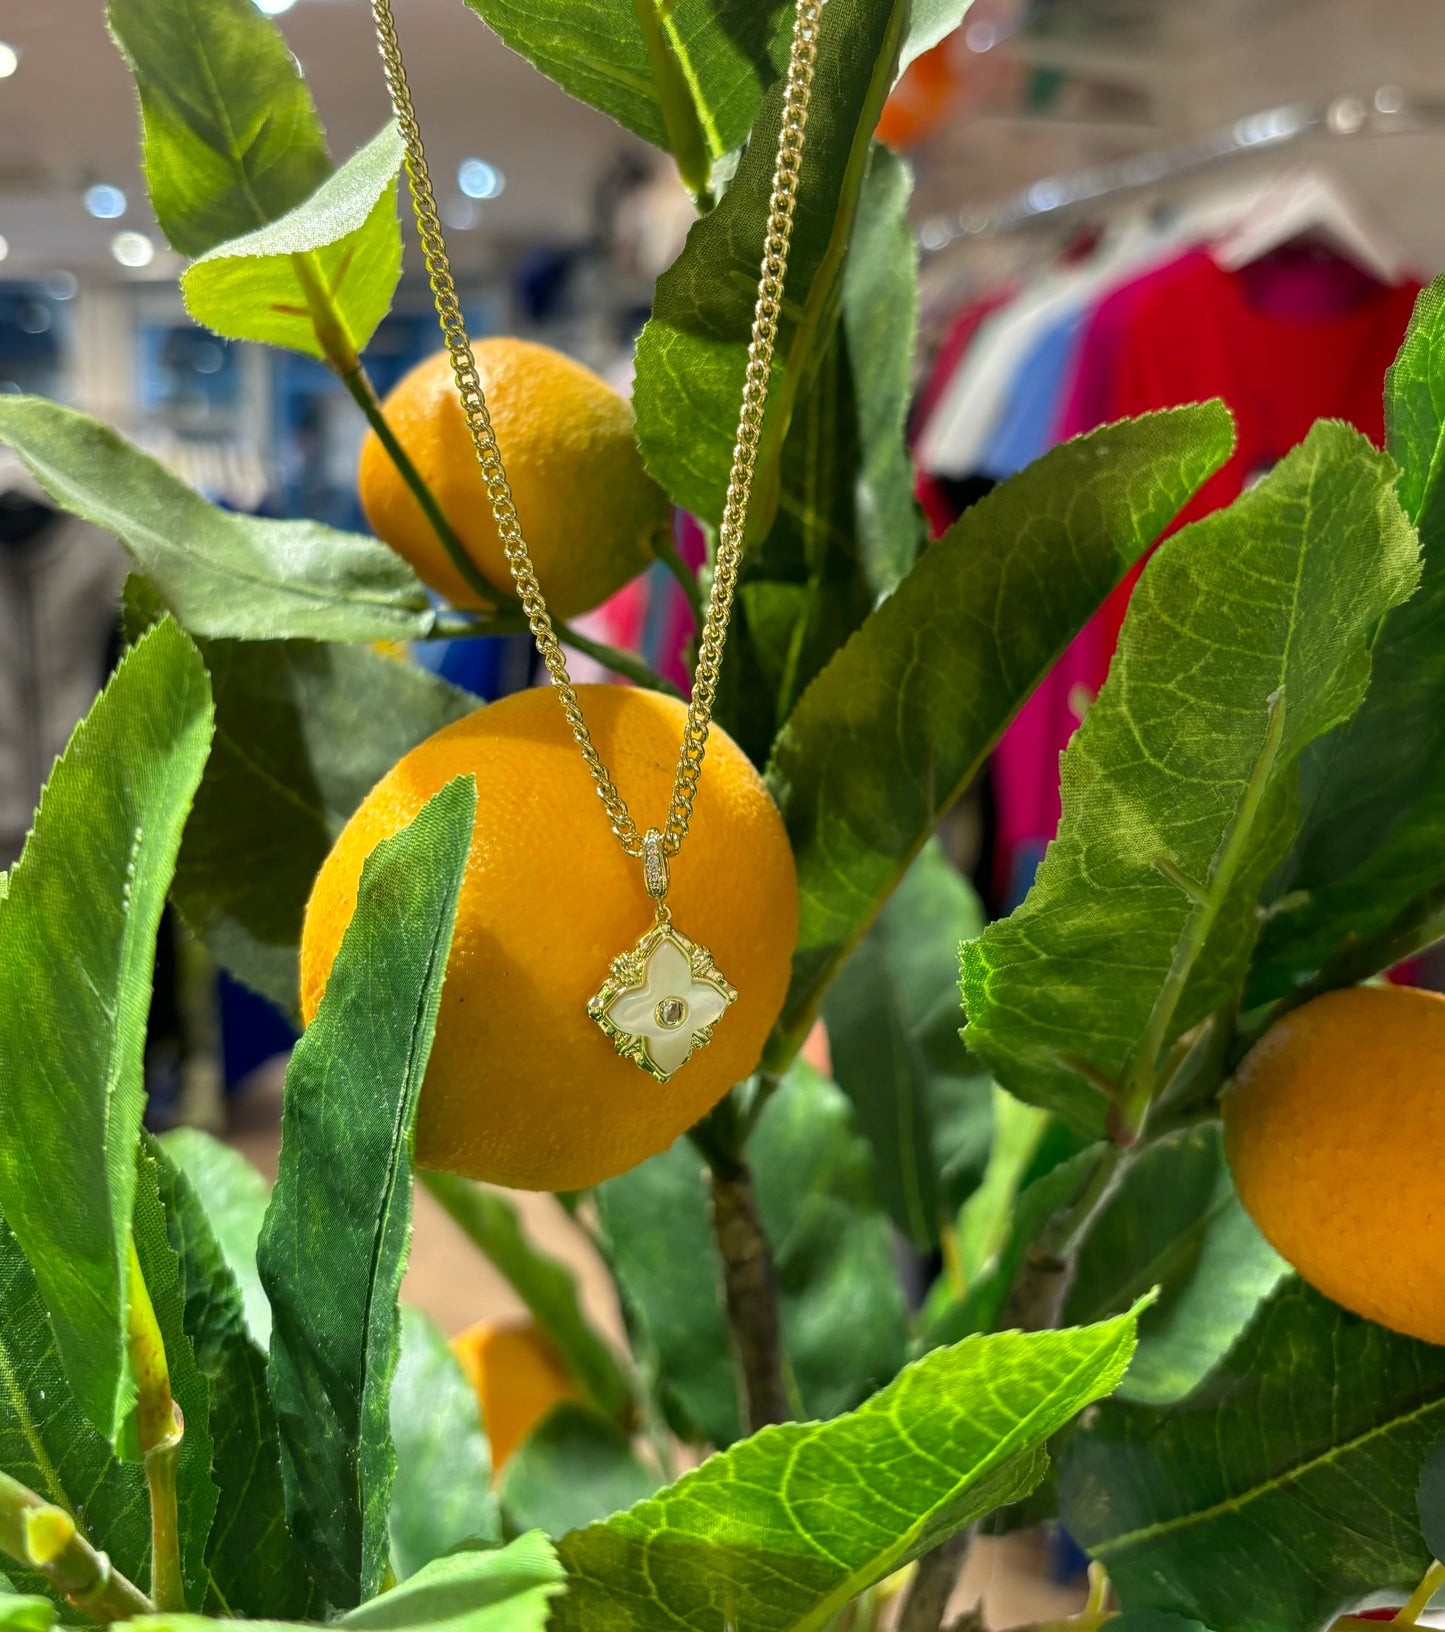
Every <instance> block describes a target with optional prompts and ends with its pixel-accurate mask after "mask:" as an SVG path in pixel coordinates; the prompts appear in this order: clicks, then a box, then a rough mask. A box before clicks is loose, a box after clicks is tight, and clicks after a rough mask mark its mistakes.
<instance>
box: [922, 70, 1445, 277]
mask: <svg viewBox="0 0 1445 1632" xmlns="http://www.w3.org/2000/svg"><path fill="white" fill-rule="evenodd" d="M1433 130H1445V99H1440V98H1430V97H1411V96H1408V95H1407V94H1406V93H1405V92H1404V91H1403V90H1402V89H1401V88H1400V87H1399V86H1398V85H1381V86H1380V87H1378V89H1377V90H1376V91H1375V92H1374V94H1373V95H1372V96H1369V97H1361V96H1356V95H1353V94H1345V95H1341V96H1337V97H1334V98H1332V99H1331V100H1330V101H1327V102H1284V103H1280V104H1279V105H1278V106H1276V107H1272V108H1262V109H1260V111H1259V112H1258V113H1252V114H1248V115H1246V116H1245V117H1244V118H1241V119H1236V120H1234V121H1232V122H1231V123H1230V124H1228V125H1223V126H1221V127H1219V128H1218V129H1216V130H1214V131H1211V132H1209V133H1208V134H1207V135H1204V136H1197V137H1193V138H1191V139H1190V140H1188V141H1185V142H1179V143H1176V144H1175V145H1173V146H1171V147H1166V148H1159V149H1156V150H1155V151H1153V152H1149V153H1140V154H1136V155H1135V156H1134V157H1133V158H1128V159H1121V160H1119V161H1117V162H1116V163H1112V164H1101V165H1095V166H1093V167H1092V168H1090V169H1087V170H1078V171H1075V172H1073V173H1072V174H1068V175H1056V176H1043V177H1040V179H1039V180H1038V181H1036V182H1034V183H1033V184H1032V185H1031V186H1029V187H1025V188H1024V189H1022V190H1021V191H1020V192H1017V193H1014V194H1013V195H1012V196H1010V197H1008V198H1004V199H1000V200H999V201H998V202H997V203H993V204H967V205H965V206H964V207H963V208H962V209H961V210H959V211H957V212H956V213H955V214H952V215H940V216H933V217H931V218H930V219H928V220H927V221H924V222H923V223H922V225H921V226H920V227H919V229H918V244H919V248H920V249H921V250H922V251H923V253H924V254H936V253H937V252H938V251H939V250H942V249H946V248H948V246H949V245H950V244H955V243H958V242H959V241H960V240H963V239H968V238H980V237H992V236H996V235H998V234H1000V233H1006V232H1016V231H1018V230H1019V229H1021V228H1024V227H1031V226H1034V225H1036V224H1038V223H1039V222H1042V221H1050V220H1055V219H1059V218H1064V217H1067V215H1069V214H1070V213H1071V212H1073V211H1076V210H1079V209H1082V208H1085V207H1087V206H1090V205H1093V204H1097V203H1098V202H1099V201H1100V200H1102V199H1107V198H1114V197H1121V196H1127V195H1128V194H1130V193H1134V192H1140V191H1143V190H1145V189H1147V188H1150V187H1156V186H1158V185H1159V184H1160V183H1161V182H1166V181H1173V180H1176V179H1178V178H1180V177H1185V176H1192V175H1195V174H1197V173H1198V172H1200V171H1206V170H1210V169H1213V168H1214V167H1215V166H1218V165H1223V164H1226V163H1228V162H1229V161H1231V160H1233V159H1236V158H1239V157H1241V156H1244V155H1253V154H1257V153H1262V152H1274V151H1277V150H1279V149H1281V148H1287V147H1294V146H1298V145H1299V144H1301V143H1303V142H1306V141H1311V140H1317V139H1324V140H1341V139H1344V140H1353V139H1355V138H1357V137H1365V136H1408V135H1414V134H1417V133H1419V132H1423V131H1433Z"/></svg>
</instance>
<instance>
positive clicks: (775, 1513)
mask: <svg viewBox="0 0 1445 1632" xmlns="http://www.w3.org/2000/svg"><path fill="white" fill-rule="evenodd" d="M1133 1344H1134V1318H1133V1316H1132V1315H1126V1316H1124V1317H1122V1318H1121V1319H1119V1320H1114V1321H1110V1322H1109V1323H1108V1324H1106V1325H1103V1326H1095V1327H1089V1328H1086V1329H1084V1330H1083V1331H1065V1332H1034V1333H1029V1334H1027V1335H1025V1334H1023V1333H1019V1332H1008V1333H1004V1334H1002V1335H1000V1336H996V1337H985V1338H970V1339H968V1340H967V1341H966V1342H964V1343H960V1344H959V1345H958V1346H957V1347H956V1348H952V1349H939V1350H937V1351H935V1352H934V1353H933V1354H931V1355H928V1356H927V1357H926V1358H924V1359H922V1360H920V1361H918V1362H916V1363H915V1364H914V1365H912V1366H910V1367H909V1368H908V1369H907V1371H905V1372H904V1373H903V1374H902V1375H901V1376H900V1377H898V1378H897V1380H896V1381H895V1382H893V1383H892V1384H891V1385H890V1386H889V1387H888V1388H886V1389H884V1390H883V1391H882V1392H881V1393H880V1394H876V1395H874V1397H873V1398H872V1399H871V1400H869V1401H868V1403H867V1404H866V1405H864V1406H862V1407H861V1408H860V1409H859V1410H857V1411H854V1412H852V1413H850V1414H849V1415H848V1416H845V1417H840V1418H838V1419H837V1420H835V1421H833V1422H826V1423H807V1424H802V1423H787V1424H784V1425H783V1426H781V1427H776V1428H765V1429H763V1431H762V1432H761V1433H758V1434H755V1435H754V1436H753V1437H752V1438H751V1439H748V1440H744V1441H743V1442H742V1443H741V1444H739V1445H735V1446H734V1447H733V1448H732V1449H731V1450H729V1451H724V1452H722V1453H721V1454H720V1455H718V1456H714V1457H712V1458H711V1459H710V1460H709V1461H707V1462H705V1463H704V1464H703V1466H702V1467H701V1468H699V1469H697V1471H696V1472H694V1473H690V1474H687V1475H686V1476H685V1477H684V1478H682V1479H680V1480H679V1481H678V1482H677V1483H676V1484H675V1485H671V1486H669V1487H668V1488H667V1489H666V1490H664V1491H661V1492H660V1493H659V1494H658V1495H657V1496H656V1497H654V1498H653V1499H652V1500H651V1501H646V1502H642V1503H640V1504H639V1505H638V1506H637V1507H635V1508H633V1509H631V1511H629V1512H627V1513H621V1514H618V1515H617V1516H616V1517H615V1518H612V1519H609V1520H607V1521H606V1522H605V1523H603V1524H597V1525H593V1526H592V1527H591V1528H590V1529H587V1530H582V1531H578V1532H577V1533H576V1534H574V1535H571V1536H569V1537H567V1539H566V1540H565V1541H564V1542H563V1543H562V1546H561V1549H560V1551H561V1555H562V1561H563V1563H564V1564H565V1565H566V1567H567V1573H568V1576H569V1577H570V1579H571V1590H570V1591H569V1593H568V1595H567V1597H566V1598H565V1599H563V1600H562V1602H561V1603H560V1604H559V1605H558V1606H557V1608H556V1610H555V1611H554V1612H553V1618H552V1626H553V1628H554V1632H572V1629H573V1628H583V1627H585V1628H586V1629H587V1632H613V1629H617V1632H621V1629H623V1628H626V1629H628V1632H632V1629H634V1628H650V1627H654V1626H657V1627H661V1626H663V1625H667V1626H670V1627H676V1628H686V1629H688V1632H722V1628H723V1627H725V1626H742V1627H747V1628H748V1629H749V1632H785V1629H786V1632H803V1629H805V1628H806V1629H811V1628H814V1627H821V1626H823V1625H826V1624H827V1622H828V1619H829V1617H830V1616H831V1615H833V1614H835V1613H836V1612H837V1611H838V1610H839V1609H841V1608H842V1607H843V1605H844V1604H845V1603H847V1602H848V1600H849V1599H850V1598H853V1597H855V1596H856V1595H857V1594H858V1593H859V1592H861V1591H862V1590H863V1589H864V1588H865V1587H868V1586H870V1585H871V1584H872V1583H873V1582H875V1581H879V1580H881V1579H882V1578H883V1577H884V1576H885V1575H888V1574H890V1573H891V1572H892V1571H894V1570H896V1569H899V1568H900V1567H901V1566H902V1565H904V1564H905V1563H907V1562H908V1561H909V1560H910V1559H913V1558H917V1557H918V1556H919V1555H920V1554H922V1553H924V1552H927V1551H928V1550H929V1549H930V1548H932V1547H934V1546H936V1545H937V1544H938V1543H939V1542H940V1541H943V1540H945V1539H946V1538H947V1537H948V1536H950V1535H953V1534H954V1533H956V1532H957V1531H958V1530H960V1529H962V1528H963V1527H964V1525H966V1524H968V1523H969V1522H971V1521H972V1520H973V1519H976V1518H978V1517H980V1516H981V1515H982V1514H984V1513H987V1512H989V1511H990V1510H991V1509H993V1508H994V1507H997V1506H999V1505H1001V1504H1002V1503H1003V1502H1005V1501H1010V1500H1015V1499H1017V1498H1018V1497H1020V1496H1022V1495H1023V1494H1024V1493H1025V1492H1027V1491H1028V1490H1030V1489H1032V1487H1033V1486H1034V1485H1035V1484H1037V1482H1038V1480H1039V1478H1040V1476H1041V1475H1042V1473H1043V1470H1044V1466H1045V1457H1044V1453H1043V1445H1044V1442H1045V1441H1046V1440H1047V1439H1048V1438H1049V1436H1050V1435H1051V1434H1053V1433H1055V1432H1056V1431H1057V1430H1058V1429H1059V1428H1061V1427H1062V1426H1063V1425H1064V1424H1065V1423H1066V1422H1068V1421H1069V1419H1070V1418H1071V1417H1073V1416H1074V1415H1075V1414H1076V1413H1077V1412H1079V1411H1081V1410H1082V1409H1083V1408H1084V1407H1085V1406H1086V1405H1088V1404H1089V1403H1090V1402H1091V1401H1093V1400H1096V1399H1098V1398H1100V1397H1101V1396H1102V1395H1104V1394H1107V1393H1108V1392H1109V1390H1110V1389H1111V1388H1113V1387H1114V1385H1115V1384H1116V1383H1117V1382H1118V1380H1119V1378H1120V1376H1121V1375H1122V1374H1123V1371H1124V1368H1125V1366H1126V1365H1127V1364H1128V1362H1129V1354H1130V1351H1131V1350H1132V1348H1133Z"/></svg>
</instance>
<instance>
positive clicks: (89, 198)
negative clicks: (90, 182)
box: [85, 181, 125, 221]
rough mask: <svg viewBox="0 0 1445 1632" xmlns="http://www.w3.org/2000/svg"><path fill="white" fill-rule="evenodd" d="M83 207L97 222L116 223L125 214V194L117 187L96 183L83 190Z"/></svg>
mask: <svg viewBox="0 0 1445 1632" xmlns="http://www.w3.org/2000/svg"><path fill="white" fill-rule="evenodd" d="M85 207H86V209H87V210H89V211H90V213H91V214H92V215H93V216H94V217H95V219H96V220H97V221H118V220H119V219H120V218H121V216H123V215H124V214H125V194H124V193H123V192H121V190H120V188H119V187H111V186H110V185H109V184H108V183H106V182H103V181H101V182H97V183H96V184H95V186H94V187H87V188H86V189H85Z"/></svg>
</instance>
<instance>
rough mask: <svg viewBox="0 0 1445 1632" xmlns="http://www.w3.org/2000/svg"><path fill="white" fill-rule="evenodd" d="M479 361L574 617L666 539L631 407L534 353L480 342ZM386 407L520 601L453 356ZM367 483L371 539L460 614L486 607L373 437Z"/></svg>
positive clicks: (522, 500)
mask: <svg viewBox="0 0 1445 1632" xmlns="http://www.w3.org/2000/svg"><path fill="white" fill-rule="evenodd" d="M474 349H475V352H476V359H477V371H478V373H479V375H480V377H481V381H482V389H483V391H484V393H485V395H486V399H487V409H488V412H489V413H490V414H491V417H492V427H493V429H494V430H495V431H496V434H497V444H498V446H499V448H500V449H501V454H502V462H503V464H504V465H505V466H506V471H507V480H508V481H509V483H510V484H511V488H512V497H513V499H514V500H515V501H516V505H517V513H518V515H519V516H520V517H521V522H522V531H523V533H524V535H525V537H526V540H527V548H528V550H529V552H530V554H531V557H532V563H533V565H534V566H535V567H536V569H537V577H538V580H539V581H540V583H541V585H542V592H543V594H544V595H545V596H546V598H547V604H548V606H549V607H550V608H551V609H552V611H553V612H555V613H556V614H557V616H558V617H562V618H570V617H575V616H576V615H577V614H578V613H579V612H586V611H587V610H589V608H591V607H594V606H598V605H600V604H601V602H603V601H605V600H606V599H607V597H608V596H609V595H611V594H613V593H614V592H615V591H616V590H618V589H620V588H621V587H622V585H623V584H625V583H627V582H628V580H629V579H632V578H635V577H636V576H637V574H638V573H639V572H641V571H642V569H643V568H644V567H645V566H646V565H647V564H648V562H649V561H651V560H652V559H653V557H654V555H655V552H656V543H657V540H658V539H659V538H665V537H666V536H667V535H668V533H669V530H670V526H671V510H670V507H669V505H668V501H667V497H666V495H665V494H664V493H663V491H662V489H661V488H660V487H658V486H657V484H656V483H655V482H654V481H653V480H652V478H651V477H650V476H649V475H648V474H647V472H646V470H644V469H643V465H642V456H641V454H640V453H639V452H638V450H637V441H636V437H635V435H634V431H633V420H632V407H631V405H630V404H629V403H628V401H627V399H626V398H625V397H621V396H619V395H618V394H617V392H616V391H614V390H613V389H612V387H611V386H610V385H608V384H607V382H606V381H605V380H602V379H599V378H598V376H597V375H596V374H594V373H593V372H592V371H591V370H590V369H587V368H584V367H583V366H582V364H581V363H577V362H574V361H573V360H572V359H571V358H570V357H564V356H562V354H561V353H560V352H556V351H553V350H551V348H550V347H547V346H538V345H534V344H532V343H531V342H530V341H527V340H513V339H508V338H498V339H492V340H482V341H479V342H478V343H477V345H476V347H475V348H474ZM383 406H384V412H385V414H386V419H387V423H388V424H389V425H390V426H391V429H392V431H393V432H394V433H395V435H396V438H397V440H398V441H399V442H400V443H401V445H402V447H403V448H404V449H405V450H406V452H407V454H408V456H409V457H410V458H411V461H412V463H413V464H414V465H415V466H416V468H417V470H418V471H419V472H420V473H421V475H422V478H423V479H424V480H425V482H426V484H427V486H428V487H429V488H430V489H431V491H432V493H433V495H434V496H435V497H436V500H437V502H438V504H439V505H440V506H441V510H442V513H443V515H444V516H445V517H446V519H447V520H448V521H449V522H450V523H451V525H452V528H453V529H454V531H455V532H456V534H457V535H458V537H459V539H460V541H461V543H462V544H463V545H464V546H465V548H466V550H467V553H468V554H469V555H470V557H471V559H472V560H473V562H474V563H475V564H476V566H477V567H478V569H479V570H480V572H481V574H482V576H483V577H484V578H485V579H486V580H487V581H488V582H489V583H491V584H494V585H496V586H497V587H498V588H500V589H503V590H505V591H507V592H508V593H509V594H510V593H513V584H512V576H511V572H510V569H509V568H508V566H507V558H506V555H505V553H504V551H503V549H502V540H501V538H500V536H499V535H498V532H497V524H496V522H495V521H494V520H493V519H492V509H491V504H490V502H489V501H488V498H487V489H486V483H485V482H484V481H483V479H482V472H481V467H480V466H479V465H478V463H477V456H476V451H475V449H474V448H473V446H472V438H471V432H470V431H469V430H468V429H467V423H466V419H465V418H464V416H463V414H462V409H461V403H460V400H459V399H458V397H457V389H456V382H455V380H454V379H453V377H452V369H451V360H450V358H449V357H448V355H447V353H446V352H444V351H443V352H438V353H437V354H436V355H435V356H432V357H429V358H427V359H426V361H425V362H422V363H419V364H418V365H417V366H416V367H415V368H414V369H412V371H411V372H410V373H409V374H408V375H406V376H405V378H404V379H403V380H402V381H401V382H400V384H398V385H397V387H396V388H395V390H393V391H392V393H391V394H390V396H388V397H387V399H386V402H385V404H384V405H383ZM359 482H360V488H361V504H362V508H363V509H364V510H365V512H366V519H367V520H368V522H370V524H371V527H372V530H373V531H374V532H375V533H376V536H377V537H378V538H380V539H384V540H385V542H386V543H388V544H390V545H391V547H392V549H394V550H395V551H396V552H397V554H398V555H401V556H404V557H405V558H406V560H408V561H409V562H410V563H411V565H412V566H413V567H414V568H415V569H416V572H417V575H418V576H419V577H420V578H421V579H422V580H423V582H425V583H427V584H430V585H431V587H432V588H433V589H436V590H439V591H440V592H441V593H442V594H443V595H445V596H446V597H447V599H448V600H449V601H451V602H452V604H453V605H454V606H460V607H476V606H478V605H480V604H481V602H480V597H479V596H478V595H477V593H476V591H475V590H473V589H472V588H471V587H469V586H468V584H467V583H466V581H465V580H464V579H463V578H462V576H461V574H460V572H459V571H458V570H457V568H456V566H455V565H454V564H453V562H452V559H451V557H450V556H449V555H448V554H447V551H446V549H445V547H444V546H443V544H442V543H441V541H440V539H438V537H437V535H436V531H435V529H434V528H433V527H432V524H431V523H430V522H429V521H428V520H427V518H426V516H425V514H424V513H423V511H422V508H421V505H420V504H419V503H418V502H417V500H416V497H415V495H414V494H413V493H412V491H411V489H410V488H409V487H408V486H407V485H406V483H405V482H404V481H403V480H402V477H401V475H400V473H399V472H398V471H397V468H396V466H395V464H394V463H393V462H392V459H391V456H390V454H388V453H387V451H386V449H385V448H384V447H383V446H382V444H381V440H380V438H379V437H378V436H377V434H376V432H375V431H368V432H367V435H366V440H365V441H364V442H363V443H362V448H361V466H360V472H359Z"/></svg>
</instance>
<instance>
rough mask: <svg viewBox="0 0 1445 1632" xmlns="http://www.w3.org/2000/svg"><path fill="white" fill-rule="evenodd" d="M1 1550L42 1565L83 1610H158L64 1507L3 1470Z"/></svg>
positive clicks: (117, 1615)
mask: <svg viewBox="0 0 1445 1632" xmlns="http://www.w3.org/2000/svg"><path fill="white" fill-rule="evenodd" d="M0 1552H5V1553H8V1554H9V1555H10V1557H11V1558H13V1559H14V1560H15V1561H16V1563H17V1564H22V1565H25V1566H27V1567H28V1568H30V1569H33V1570H38V1571H39V1572H40V1574H41V1575H43V1576H44V1577H45V1579H46V1580H47V1581H48V1582H49V1583H50V1585H51V1586H52V1587H54V1588H55V1589H56V1590H57V1591H58V1592H62V1593H64V1594H65V1596H66V1598H68V1599H69V1600H70V1602H71V1603H72V1604H74V1605H75V1607H76V1608H77V1609H78V1610H80V1611H81V1613H82V1614H85V1615H88V1616H90V1617H91V1619H93V1620H96V1621H100V1622H102V1623H108V1622H111V1621H128V1620H131V1619H133V1618H134V1617H135V1616H137V1615H153V1614H155V1612H156V1605H155V1604H153V1603H152V1602H151V1600H150V1599H149V1598H147V1597H146V1595H145V1594H144V1593H143V1592H142V1591H141V1590H140V1588H139V1587H137V1586H135V1585H134V1584H133V1583H132V1582H130V1581H127V1580H126V1578H125V1577H124V1576H123V1575H122V1574H121V1573H120V1572H119V1571H118V1570H116V1569H114V1568H113V1567H112V1565H111V1562H110V1560H109V1559H108V1558H107V1557H106V1556H105V1554H104V1553H101V1552H97V1551H96V1549H95V1548H94V1547H92V1546H91V1545H90V1543H89V1542H88V1541H87V1540H86V1539H85V1537H84V1536H82V1535H81V1534H80V1532H79V1530H77V1529H76V1526H75V1520H74V1519H73V1518H72V1517H71V1516H70V1514H69V1513H67V1512H66V1511H65V1509H64V1508H63V1507H54V1506H52V1505H51V1504H50V1503H49V1502H47V1501H44V1500H42V1499H41V1498H40V1497H39V1496H37V1495H36V1494H35V1492H34V1491H33V1490H29V1489H27V1488H26V1486H24V1485H22V1484H21V1483H20V1482H19V1480H17V1479H12V1478H11V1477H10V1476H9V1474H6V1473H0Z"/></svg>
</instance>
